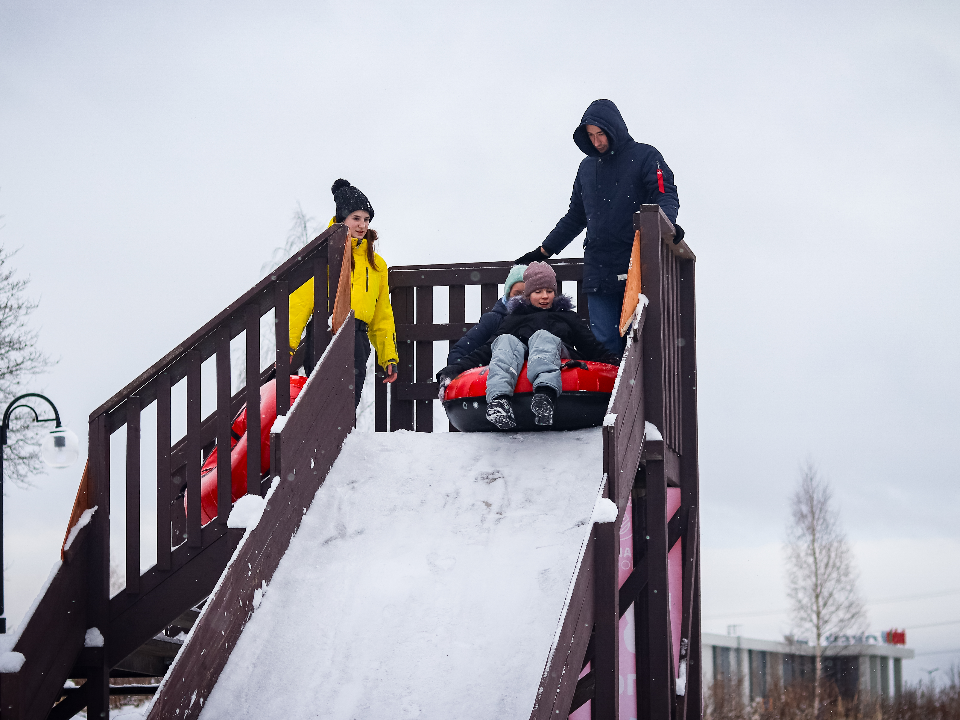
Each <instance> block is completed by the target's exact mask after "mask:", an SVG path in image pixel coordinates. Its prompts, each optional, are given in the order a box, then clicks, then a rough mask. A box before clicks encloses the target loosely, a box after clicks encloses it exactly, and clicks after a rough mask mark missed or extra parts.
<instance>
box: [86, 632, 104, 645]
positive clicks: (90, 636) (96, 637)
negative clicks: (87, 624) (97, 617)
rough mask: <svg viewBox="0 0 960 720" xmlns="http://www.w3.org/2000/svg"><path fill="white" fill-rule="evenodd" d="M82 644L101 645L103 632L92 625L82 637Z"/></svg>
mask: <svg viewBox="0 0 960 720" xmlns="http://www.w3.org/2000/svg"><path fill="white" fill-rule="evenodd" d="M83 646H84V647H103V633H101V632H100V631H99V630H98V629H97V628H95V627H92V628H90V629H89V630H87V634H86V635H84V637H83Z"/></svg>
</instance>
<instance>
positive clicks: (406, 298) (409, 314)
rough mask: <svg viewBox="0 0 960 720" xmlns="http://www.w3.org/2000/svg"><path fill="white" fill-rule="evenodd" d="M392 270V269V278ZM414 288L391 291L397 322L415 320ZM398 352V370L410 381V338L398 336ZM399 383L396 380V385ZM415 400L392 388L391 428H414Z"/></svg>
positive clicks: (412, 365) (399, 288)
mask: <svg viewBox="0 0 960 720" xmlns="http://www.w3.org/2000/svg"><path fill="white" fill-rule="evenodd" d="M392 277H393V275H392V270H391V278H392ZM413 303H414V290H413V288H412V287H398V288H395V289H393V290H392V292H391V304H392V305H393V316H394V319H395V321H396V322H397V323H399V324H401V325H403V324H410V325H412V324H413V322H414V311H413ZM397 354H398V356H399V360H400V362H399V367H398V368H397V371H398V372H399V374H400V378H409V379H408V380H405V382H410V380H413V379H414V378H415V376H414V353H413V345H412V344H411V342H410V341H409V340H406V339H403V338H401V337H399V336H398V337H397ZM396 384H397V383H396V382H394V383H393V385H394V386H395V385H396ZM413 429H414V424H413V401H412V400H405V399H401V398H400V397H399V396H398V394H397V393H396V392H394V390H393V388H391V390H390V430H391V431H392V430H413Z"/></svg>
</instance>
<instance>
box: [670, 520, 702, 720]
mask: <svg viewBox="0 0 960 720" xmlns="http://www.w3.org/2000/svg"><path fill="white" fill-rule="evenodd" d="M687 512H688V513H689V519H688V522H687V532H686V537H684V538H683V545H682V549H681V552H682V555H683V590H682V593H683V600H682V603H681V607H682V615H681V618H680V668H679V676H680V677H681V678H683V679H684V684H685V686H684V688H683V695H680V696H679V699H678V700H677V715H676V716H677V717H678V718H686V717H687V713H688V700H689V697H688V695H687V688H686V683H689V681H690V669H691V668H690V667H689V665H690V648H691V635H692V630H693V614H694V611H695V605H696V604H695V602H694V598H693V593H694V590H695V589H696V586H697V582H696V575H697V560H698V550H699V545H700V543H699V532H698V523H697V508H695V507H693V508H687ZM678 690H679V688H678Z"/></svg>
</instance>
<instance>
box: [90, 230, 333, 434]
mask: <svg viewBox="0 0 960 720" xmlns="http://www.w3.org/2000/svg"><path fill="white" fill-rule="evenodd" d="M340 229H342V228H341V227H339V226H334V227H330V228H327V229H326V230H325V231H324V232H322V233H320V235H318V236H317V237H316V238H314V239H313V240H312V241H311V242H310V243H308V244H307V245H306V246H304V247H303V248H302V249H301V250H299V251H298V252H297V253H296V254H295V255H294V256H293V257H291V258H289V259H288V260H287V261H286V262H284V263H283V264H282V265H281V266H280V267H278V268H277V269H276V270H274V271H273V272H272V273H271V274H270V275H268V276H267V277H265V278H263V279H262V280H261V281H260V282H258V283H257V284H256V285H254V286H253V287H252V288H251V289H250V290H248V291H247V292H245V293H244V294H243V295H241V296H240V297H239V298H237V300H235V301H234V302H232V303H231V304H230V305H229V306H227V308H226V309H224V310H223V311H221V312H220V313H219V314H217V315H216V317H214V318H213V319H212V320H210V322H208V323H206V324H205V325H204V326H203V327H201V328H200V329H199V330H197V331H196V332H195V333H193V334H192V335H191V336H190V337H188V338H187V339H186V340H184V341H183V342H182V343H180V344H179V345H178V346H177V347H175V348H174V349H173V350H171V351H170V352H169V353H167V354H166V355H165V356H164V357H163V359H161V360H160V361H158V362H156V363H154V364H153V365H152V366H151V367H150V368H149V369H148V370H147V371H146V372H143V373H141V374H140V375H139V376H138V377H137V378H136V379H135V380H134V381H133V382H131V383H128V384H127V385H126V386H125V387H124V388H123V389H122V390H120V391H119V392H118V393H116V394H114V395H113V397H111V398H110V399H109V400H107V401H106V402H105V403H103V404H102V405H101V406H100V407H99V408H97V409H96V410H94V411H93V412H92V413H90V419H91V420H93V419H94V418H95V417H97V416H99V415H102V414H103V413H105V412H111V411H112V410H113V409H114V408H116V407H117V406H118V405H119V404H120V403H122V402H123V401H124V400H125V399H126V398H127V397H128V396H129V395H131V394H133V393H134V392H137V394H138V395H140V398H141V402H142V403H144V405H146V404H149V403H150V402H152V401H153V399H154V397H155V395H154V394H153V391H152V388H146V387H145V386H146V385H147V384H148V383H152V382H153V380H155V378H156V377H157V376H159V375H160V373H161V372H163V371H164V370H168V369H170V368H171V366H172V365H173V364H174V363H175V361H177V360H178V359H179V358H181V357H182V356H184V355H185V354H186V353H187V351H188V350H191V349H194V348H195V347H196V346H197V345H199V344H201V343H202V341H203V340H205V339H206V338H208V337H210V336H211V335H212V334H214V333H215V332H216V331H217V330H219V329H220V328H221V326H222V325H224V323H230V326H231V337H235V336H236V335H238V334H240V333H241V332H242V331H243V320H244V317H245V316H246V311H247V308H248V307H249V306H254V307H257V308H258V309H263V311H264V312H265V311H266V310H267V309H269V307H270V305H271V304H272V298H271V297H270V295H271V294H272V293H271V285H272V284H273V283H274V282H275V280H276V279H277V278H280V279H285V280H287V281H288V282H293V283H294V286H295V287H299V286H300V285H302V284H303V281H304V280H306V278H307V277H309V276H310V274H311V271H312V261H313V255H314V253H316V252H321V251H324V250H325V248H326V243H327V239H328V238H329V237H330V236H331V235H333V234H334V233H335V232H337V231H338V230H340ZM298 271H299V272H298ZM301 276H303V279H300V277H301ZM297 280H300V281H299V283H297V282H296V281H297ZM261 306H262V308H261ZM261 314H262V313H261ZM234 331H235V332H234ZM209 350H210V352H209V353H208V354H207V355H206V357H209V356H210V355H212V354H213V348H209ZM206 357H204V358H201V360H205V359H206ZM182 377H183V375H178V374H177V373H176V372H174V373H171V377H170V381H171V383H173V384H176V382H177V381H178V380H179V379H180V378H182Z"/></svg>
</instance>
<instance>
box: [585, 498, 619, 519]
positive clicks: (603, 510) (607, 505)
mask: <svg viewBox="0 0 960 720" xmlns="http://www.w3.org/2000/svg"><path fill="white" fill-rule="evenodd" d="M619 514H620V511H619V510H617V504H616V503H615V502H614V501H613V500H611V499H610V498H600V499H599V500H597V504H596V506H595V507H594V508H593V520H592V522H593V523H594V524H596V523H601V524H602V523H612V522H616V521H617V516H618V515H619Z"/></svg>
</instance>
